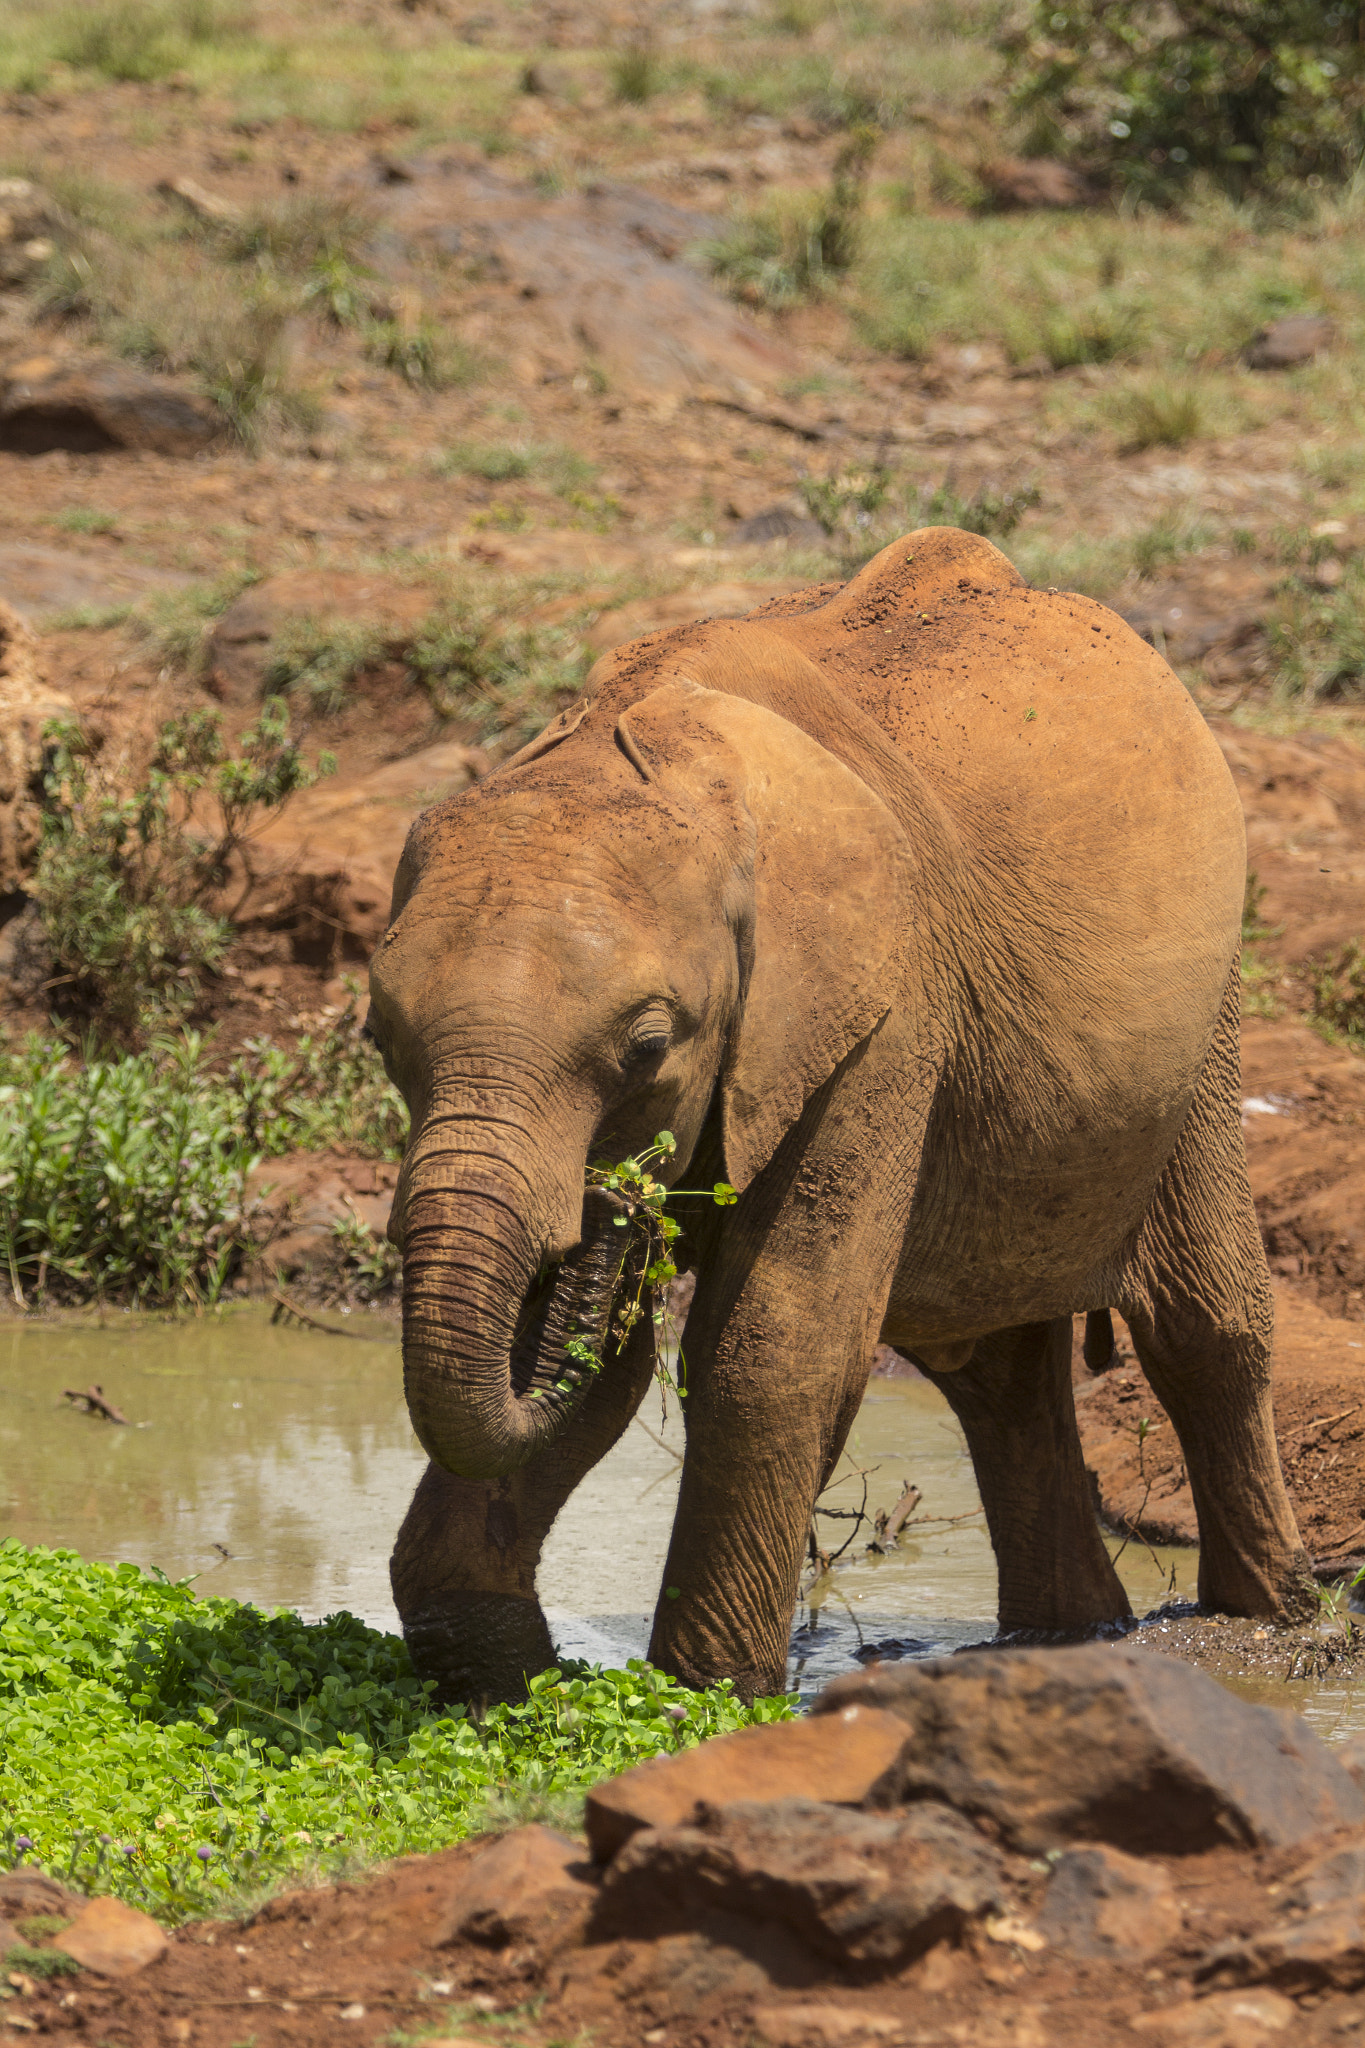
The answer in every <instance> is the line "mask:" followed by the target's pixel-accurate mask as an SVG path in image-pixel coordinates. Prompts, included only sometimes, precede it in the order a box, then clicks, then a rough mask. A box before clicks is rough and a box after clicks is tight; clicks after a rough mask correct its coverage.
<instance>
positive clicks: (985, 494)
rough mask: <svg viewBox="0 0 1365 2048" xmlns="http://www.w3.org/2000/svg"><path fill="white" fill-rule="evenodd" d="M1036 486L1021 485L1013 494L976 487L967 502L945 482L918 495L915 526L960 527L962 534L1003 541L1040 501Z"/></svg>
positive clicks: (914, 503) (914, 514)
mask: <svg viewBox="0 0 1365 2048" xmlns="http://www.w3.org/2000/svg"><path fill="white" fill-rule="evenodd" d="M1042 495H1043V494H1042V492H1041V491H1040V490H1039V488H1038V486H1037V485H1036V484H1020V485H1018V486H1016V487H1015V488H1014V489H1013V490H996V489H994V488H993V487H992V486H991V485H990V484H985V483H983V484H978V485H977V487H976V489H975V490H974V491H973V492H972V495H971V496H970V497H969V498H963V497H960V496H959V495H958V492H957V491H956V490H955V488H954V486H953V483H952V480H951V479H950V478H945V479H944V481H943V482H942V483H941V484H939V485H938V486H937V487H936V488H935V489H934V490H933V491H929V492H920V493H919V495H918V498H917V500H912V503H913V505H914V511H913V517H914V520H915V524H916V525H917V526H959V527H961V529H962V531H963V532H964V533H979V534H981V535H983V536H984V538H985V539H987V540H1003V539H1004V537H1005V535H1006V534H1010V533H1013V532H1014V529H1015V527H1016V526H1017V525H1018V524H1019V521H1020V520H1021V519H1022V518H1023V516H1024V514H1025V513H1026V512H1031V511H1032V509H1033V507H1034V506H1035V505H1036V504H1038V502H1039V500H1040V499H1041V497H1042Z"/></svg>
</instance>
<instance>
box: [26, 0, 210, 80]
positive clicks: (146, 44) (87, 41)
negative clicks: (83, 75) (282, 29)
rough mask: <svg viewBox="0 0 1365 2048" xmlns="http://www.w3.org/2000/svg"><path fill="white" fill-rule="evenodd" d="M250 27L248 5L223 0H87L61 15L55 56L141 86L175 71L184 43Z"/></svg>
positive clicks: (180, 58) (86, 69)
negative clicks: (240, 5)
mask: <svg viewBox="0 0 1365 2048" xmlns="http://www.w3.org/2000/svg"><path fill="white" fill-rule="evenodd" d="M250 26H251V15H250V13H249V11H248V10H247V9H245V8H242V7H236V6H224V5H222V4H221V0H160V4H158V0H95V4H93V5H92V4H89V0H87V4H85V5H83V6H74V7H67V8H65V9H63V10H62V12H61V13H60V15H59V17H58V21H57V25H56V35H55V38H54V41H53V55H54V56H56V57H59V58H60V59H61V60H62V62H63V63H66V64H71V65H74V66H75V67H76V68H77V69H78V70H81V71H96V72H98V73H99V74H100V75H101V76H102V77H104V78H110V79H115V80H118V81H124V82H130V83H134V84H144V85H145V84H147V83H149V82H150V81H151V80H153V79H157V78H165V77H166V76H167V75H168V73H170V72H172V71H176V70H178V69H179V68H180V66H181V65H182V64H183V63H184V61H185V58H186V56H187V54H188V51H187V47H186V46H187V45H193V44H196V43H219V42H225V41H228V40H230V39H232V38H234V37H237V36H241V35H244V34H245V33H247V31H248V30H249V28H250Z"/></svg>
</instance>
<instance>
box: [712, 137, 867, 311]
mask: <svg viewBox="0 0 1365 2048" xmlns="http://www.w3.org/2000/svg"><path fill="white" fill-rule="evenodd" d="M879 140H880V133H879V130H878V129H876V128H875V127H872V126H871V125H870V124H868V123H866V122H863V123H860V124H858V125H857V126H855V127H854V129H853V131H852V133H851V134H850V135H849V137H848V139H847V141H846V142H845V143H844V145H843V147H842V148H841V149H840V151H839V154H838V156H837V157H836V159H835V163H834V172H833V176H832V178H831V181H830V184H829V187H828V190H826V191H825V192H822V193H814V194H807V195H801V196H798V197H796V198H794V199H793V198H789V199H788V200H786V201H785V202H782V203H778V204H774V205H771V206H769V207H767V208H765V209H763V210H762V211H760V212H758V213H755V214H751V215H749V216H748V217H747V218H743V219H739V220H736V221H735V222H734V223H732V225H731V227H730V229H729V231H728V233H726V234H725V235H722V236H720V237H718V238H717V239H716V240H715V241H712V242H708V243H705V244H704V245H703V247H702V251H701V253H702V255H703V257H704V258H705V260H706V261H707V263H708V264H709V265H710V268H711V270H712V272H713V274H714V275H715V276H716V277H719V278H720V279H722V281H723V282H724V283H725V284H726V286H727V287H728V288H729V290H730V291H732V292H733V293H734V294H735V296H736V297H737V298H741V299H747V300H749V301H750V302H751V303H753V304H762V305H767V306H774V307H782V306H791V305H795V304H797V303H798V302H799V301H800V300H802V299H808V298H812V297H814V296H815V295H816V294H817V293H818V292H820V291H821V290H823V289H824V288H825V286H826V285H827V284H828V283H829V282H830V280H831V279H832V278H833V277H834V276H836V275H837V274H838V273H840V272H843V271H846V270H848V269H849V268H850V266H851V265H852V263H853V261H854V259H855V257H856V256H857V254H858V250H859V246H860V240H861V222H862V215H863V211H864V207H865V202H866V195H867V180H868V174H869V172H870V171H871V168H872V158H873V155H874V153H875V151H876V147H877V144H878V142H879Z"/></svg>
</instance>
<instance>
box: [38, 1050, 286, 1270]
mask: <svg viewBox="0 0 1365 2048" xmlns="http://www.w3.org/2000/svg"><path fill="white" fill-rule="evenodd" d="M200 1053H201V1044H200V1041H199V1040H198V1039H197V1038H195V1037H193V1036H191V1037H188V1038H186V1039H184V1040H182V1041H180V1043H178V1044H172V1043H169V1042H168V1043H166V1044H163V1045H160V1046H158V1047H157V1049H156V1050H155V1051H154V1052H153V1053H150V1054H146V1055H143V1056H142V1057H140V1058H134V1059H109V1060H103V1059H94V1058H92V1059H90V1060H88V1061H87V1062H86V1063H85V1064H84V1065H77V1064H74V1063H73V1062H72V1061H71V1060H70V1058H69V1055H68V1053H67V1049H66V1047H65V1046H53V1045H51V1044H44V1043H43V1042H42V1041H40V1040H36V1039H35V1040H30V1041H29V1042H28V1044H26V1045H25V1046H23V1047H22V1048H20V1049H19V1050H18V1051H17V1052H4V1053H0V1258H3V1261H4V1271H5V1275H6V1277H7V1278H8V1281H9V1286H10V1292H11V1294H12V1296H13V1298H14V1301H15V1304H16V1306H18V1307H21V1308H22V1307H26V1306H27V1305H28V1294H29V1293H30V1292H32V1293H35V1294H36V1295H38V1296H39V1297H42V1296H43V1295H45V1294H46V1293H48V1292H52V1293H54V1294H55V1295H56V1296H57V1297H58V1298H59V1299H66V1300H81V1299H88V1298H90V1297H91V1296H98V1297H100V1298H101V1299H103V1298H105V1297H112V1298H114V1299H116V1300H129V1301H134V1302H140V1303H145V1304H147V1305H161V1304H164V1303H171V1304H180V1305H183V1304H184V1303H185V1302H187V1301H191V1302H192V1301H208V1302H213V1301H216V1300H217V1299H218V1297H219V1295H220V1294H221V1293H222V1290H223V1287H224V1284H225V1283H226V1281H227V1279H228V1277H229V1275H230V1273H231V1271H232V1270H233V1268H234V1266H235V1264H236V1262H237V1260H238V1257H239V1254H240V1250H241V1246H242V1242H243V1235H242V1202H243V1195H244V1189H245V1182H246V1176H247V1174H248V1173H249V1172H250V1170H251V1168H252V1167H253V1166H254V1165H255V1163H256V1156H257V1155H256V1154H255V1153H254V1152H253V1150H252V1149H251V1146H250V1145H249V1143H248V1142H247V1141H246V1139H245V1137H244V1136H243V1134H242V1132H241V1130H240V1128H239V1127H238V1126H237V1125H236V1124H235V1123H234V1121H233V1119H232V1116H231V1112H230V1106H229V1104H228V1103H227V1102H226V1101H224V1100H223V1099H222V1098H221V1096H220V1097H218V1098H216V1099H215V1096H214V1094H213V1093H212V1091H208V1090H206V1089H205V1088H204V1086H203V1084H202V1080H201V1079H200V1077H199V1074H198V1068H199V1061H200Z"/></svg>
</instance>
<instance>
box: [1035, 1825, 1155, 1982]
mask: <svg viewBox="0 0 1365 2048" xmlns="http://www.w3.org/2000/svg"><path fill="white" fill-rule="evenodd" d="M1180 1923H1181V1914H1180V1906H1179V1902H1178V1901H1177V1899H1176V1896H1175V1892H1174V1889H1173V1888H1172V1885H1171V1880H1170V1875H1169V1873H1168V1872H1167V1871H1166V1870H1165V1869H1164V1868H1163V1867H1162V1865H1161V1864H1159V1863H1145V1862H1140V1861H1139V1860H1138V1858H1137V1857H1135V1856H1125V1855H1124V1854H1123V1852H1122V1851H1121V1850H1119V1849H1109V1848H1105V1847H1104V1846H1102V1845H1101V1846H1099V1847H1097V1848H1094V1849H1068V1850H1067V1852H1066V1854H1065V1855H1064V1856H1063V1857H1061V1858H1060V1859H1059V1861H1058V1863H1057V1867H1056V1869H1055V1870H1054V1871H1053V1873H1052V1878H1051V1881H1050V1882H1049V1884H1048V1888H1047V1897H1046V1898H1045V1900H1044V1901H1043V1910H1042V1912H1041V1913H1040V1914H1039V1915H1038V1932H1039V1933H1040V1934H1041V1935H1043V1936H1044V1937H1045V1938H1046V1940H1047V1943H1048V1945H1049V1947H1051V1948H1055V1949H1060V1950H1061V1952H1062V1953H1063V1955H1068V1956H1079V1957H1082V1958H1084V1959H1085V1960H1087V1961H1097V1962H1098V1961H1105V1962H1116V1963H1139V1962H1143V1961H1145V1959H1146V1958H1147V1957H1148V1956H1154V1955H1156V1954H1158V1953H1159V1951H1160V1950H1161V1949H1163V1948H1165V1947H1166V1946H1167V1945H1168V1943H1170V1942H1172V1941H1174V1939H1175V1937H1176V1935H1177V1934H1178V1933H1179V1932H1180Z"/></svg>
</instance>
